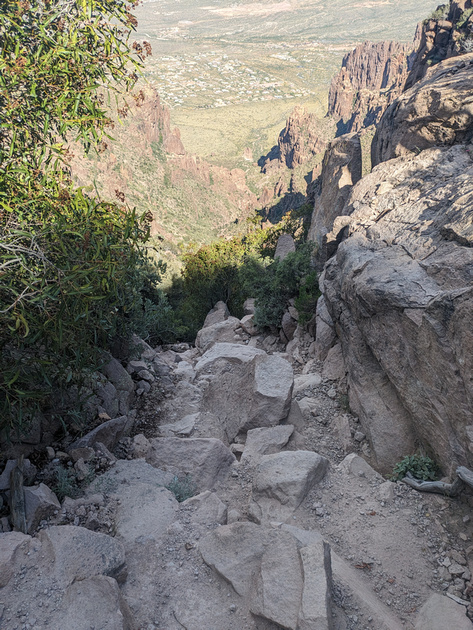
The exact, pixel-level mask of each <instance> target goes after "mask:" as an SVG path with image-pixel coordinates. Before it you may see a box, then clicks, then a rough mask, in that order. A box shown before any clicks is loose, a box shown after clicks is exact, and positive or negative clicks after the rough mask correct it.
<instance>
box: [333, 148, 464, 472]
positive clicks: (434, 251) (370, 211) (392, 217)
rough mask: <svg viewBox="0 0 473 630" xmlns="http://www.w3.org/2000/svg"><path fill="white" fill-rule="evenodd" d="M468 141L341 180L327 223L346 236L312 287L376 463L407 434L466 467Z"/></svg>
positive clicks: (410, 445) (400, 452)
mask: <svg viewBox="0 0 473 630" xmlns="http://www.w3.org/2000/svg"><path fill="white" fill-rule="evenodd" d="M470 146H471V145H469V146H465V145H457V146H454V147H451V148H437V149H428V150H426V151H423V152H422V153H421V154H420V155H419V156H415V155H413V154H411V155H409V156H405V157H401V158H397V159H395V160H390V161H388V162H385V163H383V164H381V165H380V166H378V167H376V168H375V169H374V170H373V172H372V173H371V174H370V175H368V176H366V177H364V178H363V179H362V180H361V181H360V182H359V183H358V184H357V185H356V186H355V187H354V188H353V190H352V192H351V194H350V197H349V199H348V201H347V204H346V206H345V208H344V214H346V215H350V216H349V217H345V216H342V217H340V218H339V220H337V221H336V222H335V228H334V232H336V231H337V230H342V229H345V230H348V238H347V239H346V240H344V241H343V242H342V244H341V245H340V246H339V248H338V250H337V253H336V255H335V256H334V257H333V258H332V259H331V260H330V261H329V262H328V264H327V266H326V269H325V272H324V275H323V277H322V279H321V286H322V290H323V293H324V295H325V301H326V304H327V307H328V310H329V312H330V314H331V316H332V319H333V321H334V322H335V327H336V329H337V331H338V333H339V335H340V337H341V341H342V346H343V355H344V357H345V359H346V361H347V370H348V380H349V394H350V405H351V407H352V409H354V410H355V411H356V412H357V413H359V415H360V418H361V420H362V423H363V425H364V428H365V430H366V431H367V432H368V434H369V436H370V438H371V440H372V444H373V447H374V450H375V453H376V456H377V459H378V465H379V467H380V468H381V469H383V470H385V471H387V470H388V469H389V468H390V467H391V466H392V464H393V463H394V462H395V461H397V460H399V459H400V457H402V456H404V455H405V454H406V453H409V452H412V451H413V449H414V440H415V439H416V438H420V439H421V441H422V443H423V444H424V445H426V446H427V448H428V449H429V451H430V452H431V453H433V454H434V455H435V456H436V458H437V460H438V461H439V462H440V463H441V465H442V467H443V470H444V471H445V472H446V473H449V472H451V471H452V470H453V469H454V467H455V466H456V465H457V464H465V465H467V466H470V467H471V465H472V464H473V457H472V453H471V452H470V450H469V443H470V442H469V439H468V437H467V426H469V425H471V424H473V416H472V411H471V410H472V400H473V383H472V380H471V374H472V370H473V363H472V358H471V357H472V349H473V335H472V331H471V325H470V324H468V323H467V322H471V321H472V310H473V275H472V269H473V267H472V263H473V248H472V243H473V229H472V218H473V186H472V183H471V182H472V177H473V162H472V158H471V157H470ZM380 182H381V183H380ZM413 182H415V186H414V185H413Z"/></svg>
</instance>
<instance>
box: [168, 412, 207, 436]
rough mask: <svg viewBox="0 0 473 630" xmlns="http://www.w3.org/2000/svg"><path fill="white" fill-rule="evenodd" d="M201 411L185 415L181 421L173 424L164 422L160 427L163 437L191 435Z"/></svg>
mask: <svg viewBox="0 0 473 630" xmlns="http://www.w3.org/2000/svg"><path fill="white" fill-rule="evenodd" d="M199 416H200V413H191V414H189V415H187V416H184V418H182V420H179V422H174V423H173V424H162V425H160V426H159V427H158V430H159V433H160V435H162V436H163V437H178V436H181V437H189V436H190V435H192V433H193V431H194V428H195V423H196V422H197V420H198V418H199Z"/></svg>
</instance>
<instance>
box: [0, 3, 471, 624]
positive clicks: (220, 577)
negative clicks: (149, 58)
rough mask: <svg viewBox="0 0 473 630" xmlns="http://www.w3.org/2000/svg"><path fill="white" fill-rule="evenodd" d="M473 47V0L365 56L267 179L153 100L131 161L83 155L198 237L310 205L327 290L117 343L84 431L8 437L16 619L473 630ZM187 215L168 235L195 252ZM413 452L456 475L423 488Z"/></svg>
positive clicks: (0, 544) (143, 110)
mask: <svg viewBox="0 0 473 630" xmlns="http://www.w3.org/2000/svg"><path fill="white" fill-rule="evenodd" d="M283 4H288V3H283ZM258 6H259V5H258ZM472 41H473V5H472V3H471V0H451V1H450V3H449V4H448V5H444V6H443V7H440V8H439V9H438V10H437V11H436V12H435V13H434V14H433V15H432V17H431V18H430V19H426V20H425V21H424V22H423V23H422V24H420V25H419V27H418V29H417V33H416V34H415V37H414V39H413V43H412V45H411V44H399V43H397V42H387V41H386V42H377V43H371V42H365V43H364V44H361V45H358V46H356V48H355V49H354V50H353V51H352V52H351V53H348V54H347V55H346V56H345V57H344V59H343V63H342V68H341V70H340V71H339V73H338V74H337V75H336V76H335V77H334V78H333V80H332V83H331V86H330V91H329V97H328V114H327V118H326V119H324V120H323V121H322V122H321V121H320V119H318V118H317V117H316V116H315V115H313V114H311V113H310V112H308V111H306V110H304V109H303V108H302V107H297V108H296V109H295V110H294V111H293V113H292V114H291V116H290V117H289V118H288V120H287V123H286V126H285V128H284V129H283V130H282V131H281V133H280V135H279V138H278V139H277V141H276V142H277V144H276V145H275V146H274V147H273V149H271V151H269V152H268V153H267V154H266V155H263V156H261V158H260V159H259V161H258V162H257V164H256V165H255V168H258V170H259V172H260V175H261V182H262V184H261V187H260V189H258V190H256V189H254V188H253V187H250V186H249V185H248V180H247V179H246V175H245V172H244V171H243V170H242V169H236V168H235V169H227V168H225V167H223V166H216V165H215V164H211V163H209V162H207V161H205V160H203V159H201V158H196V157H195V156H192V155H191V154H190V153H187V152H186V150H185V148H184V145H183V142H182V139H181V135H180V133H179V131H178V130H177V129H172V127H171V122H170V115H169V111H168V110H167V109H166V108H165V107H164V106H163V105H162V103H161V101H160V99H159V96H158V95H157V94H156V92H154V91H153V92H151V91H150V92H149V93H148V95H147V99H146V100H144V102H143V103H142V104H140V103H138V105H137V106H136V107H135V105H136V103H135V105H134V106H132V107H131V108H130V111H129V112H128V113H127V114H126V116H124V117H123V118H124V119H126V122H125V124H124V126H123V129H120V130H119V131H117V137H118V141H119V144H118V145H117V146H118V147H119V148H115V149H114V145H113V144H110V146H108V147H107V148H106V151H107V156H108V157H107V160H106V161H105V160H104V161H102V162H101V161H100V159H95V158H92V157H88V158H84V159H82V158H81V159H79V158H77V159H75V162H74V176H75V178H76V180H77V181H78V183H79V184H81V185H82V186H86V185H87V182H88V181H89V179H88V178H89V177H90V173H91V172H93V173H94V177H95V176H97V178H98V181H99V187H100V188H101V191H105V192H107V193H108V194H109V196H113V195H114V194H116V193H117V191H118V192H119V193H123V194H125V195H127V196H130V197H131V198H133V196H134V195H135V194H136V195H138V194H139V195H141V197H140V199H142V198H145V197H146V193H148V196H149V199H151V196H150V191H151V187H152V186H156V187H157V189H159V190H164V188H163V186H164V182H165V181H166V182H168V183H169V185H170V187H172V186H174V188H173V193H172V194H173V195H175V196H174V197H172V198H171V196H169V197H166V204H167V206H166V208H167V210H166V212H167V214H168V217H169V215H172V214H173V213H175V215H176V217H179V219H180V220H181V221H183V220H185V221H186V225H187V227H186V229H187V230H188V231H189V234H191V233H192V232H193V231H195V232H196V231H197V227H194V225H193V224H192V216H191V215H192V212H193V211H195V212H196V214H197V215H198V214H199V213H201V212H204V210H202V209H203V208H206V204H207V203H209V205H211V204H210V201H211V199H212V197H213V195H214V193H215V198H214V200H215V203H214V204H213V205H211V207H210V208H206V210H205V216H204V218H203V220H204V221H205V222H206V225H207V226H208V227H209V226H210V227H209V229H210V231H211V232H212V234H213V235H214V236H217V235H219V236H222V234H223V236H225V238H226V239H227V242H228V243H232V242H233V241H231V239H232V238H233V237H234V235H235V234H236V233H237V229H238V228H239V222H244V220H245V219H246V218H248V217H250V216H252V213H253V210H254V209H255V208H257V209H258V210H259V211H260V214H259V215H258V220H257V221H255V220H253V223H254V225H257V227H258V229H259V227H260V224H264V225H265V226H267V225H268V222H269V220H274V221H276V220H277V219H279V218H281V216H284V215H286V213H287V212H288V211H291V212H292V214H291V213H290V214H289V215H286V221H287V222H286V223H283V228H284V229H283V228H281V229H280V230H279V232H278V231H277V230H275V231H274V233H272V234H273V237H272V238H273V240H274V243H272V242H271V243H270V245H269V246H268V249H269V247H270V246H272V245H274V254H273V262H274V263H275V264H276V267H274V268H275V269H281V265H282V264H283V263H284V261H286V262H287V261H291V260H294V256H295V255H296V254H297V252H298V251H300V249H299V248H300V247H301V244H302V240H303V236H301V235H302V234H304V235H305V234H306V235H307V239H306V240H307V243H304V244H303V245H304V247H310V248H311V249H310V251H311V252H312V258H311V261H312V262H311V265H312V266H311V272H312V273H314V274H315V272H317V274H318V287H319V290H320V296H319V292H317V296H318V299H317V303H316V306H314V307H312V306H309V308H312V311H311V312H310V313H309V314H307V313H306V312H305V311H304V308H305V307H306V305H307V303H309V304H311V302H310V301H309V298H307V295H306V294H304V291H303V289H304V286H306V285H305V284H304V282H305V281H304V280H303V281H301V283H300V286H299V285H298V291H299V293H295V294H294V295H296V297H293V298H290V299H287V300H286V298H285V297H284V294H283V293H282V292H281V294H280V295H276V296H275V298H274V302H275V303H276V305H277V306H278V307H280V308H281V313H282V315H281V316H280V318H279V321H278V325H272V324H271V325H262V324H261V314H260V313H259V311H258V308H260V307H261V304H260V303H259V301H258V298H257V297H256V299H255V295H251V294H248V295H244V296H243V297H244V300H242V308H241V312H236V311H231V309H230V308H229V304H230V302H231V299H236V298H235V295H234V293H235V292H234V293H232V292H231V291H229V292H228V300H222V299H220V296H219V297H218V299H217V298H216V299H213V300H212V302H213V303H212V305H210V304H209V306H208V308H207V311H208V314H207V316H206V318H205V321H203V322H202V321H201V323H200V326H199V328H200V329H199V331H198V333H197V335H196V337H195V339H192V340H191V341H189V340H187V341H183V340H182V339H183V336H181V338H180V339H179V338H177V337H178V335H176V339H174V341H172V342H168V343H166V342H163V343H159V344H157V343H148V341H150V340H149V339H148V340H144V339H143V338H141V337H140V336H138V335H136V334H135V335H134V336H133V337H132V339H131V341H130V340H128V342H127V343H122V344H121V345H119V344H117V345H116V347H113V348H110V352H106V353H103V355H102V363H101V365H100V368H99V369H98V370H96V371H94V373H93V376H92V377H91V378H90V380H89V381H87V397H86V402H85V404H84V408H83V410H82V412H81V413H82V414H83V418H85V422H84V423H83V424H81V423H80V419H77V418H74V422H73V424H72V427H73V430H70V431H67V432H64V431H62V429H63V427H62V426H61V423H60V421H58V419H57V418H54V416H51V418H52V419H51V418H50V417H47V415H46V414H43V415H41V414H38V416H37V417H36V418H35V422H33V423H31V424H30V425H29V426H28V427H27V430H25V431H24V432H23V433H22V434H21V435H19V436H17V439H16V441H15V440H13V442H8V441H7V440H4V441H3V442H2V454H1V459H0V464H1V466H0V471H2V472H1V473H0V628H1V629H2V630H182V629H185V630H403V629H404V630H471V629H472V628H473V621H472V620H473V578H472V573H473V516H472V508H473V491H472V487H473V486H472V484H471V483H469V477H468V474H469V473H468V471H471V470H473V97H472V93H473V52H471V51H470V49H471V42H472ZM127 134H129V137H130V141H129V142H130V147H131V146H132V144H133V146H134V147H135V148H136V147H138V152H137V153H134V155H139V156H140V159H143V162H140V164H142V163H143V164H144V163H145V162H146V160H148V163H151V164H153V165H154V166H155V167H156V168H155V170H153V172H152V173H151V171H150V172H149V173H145V174H144V175H143V173H141V174H139V173H138V169H137V163H138V162H136V163H135V162H134V158H133V159H132V158H131V157H130V156H127V154H126V152H125V153H122V152H123V146H126V142H127V140H126V138H127ZM120 143H121V144H120ZM123 143H125V144H123ZM248 151H249V150H248ZM248 157H249V158H250V157H251V161H252V160H253V156H252V155H251V156H250V155H249V153H248ZM124 159H125V162H124V161H123V160H124ZM126 159H128V160H129V161H128V162H126ZM255 163H256V160H255ZM154 166H153V168H154ZM91 169H92V171H91ZM141 177H142V179H140V178H141ZM137 180H139V186H137V185H136V182H137ZM147 182H148V183H147ZM150 182H152V183H150ZM156 182H158V183H156ZM148 185H149V187H148V188H146V187H147V186H148ZM166 185H167V184H166ZM179 186H181V188H178V187H179ZM170 189H171V188H169V190H170ZM176 190H178V192H176ZM182 190H184V191H185V193H183V192H182ZM255 190H256V192H255ZM137 191H138V192H137ZM153 194H154V192H153ZM163 194H164V193H163ZM165 194H167V193H165ZM193 197H194V198H195V205H194V206H191V205H189V199H192V198H193ZM150 204H151V205H152V203H151V201H150ZM151 205H150V207H151ZM163 207H164V206H163ZM184 207H185V208H186V209H185V210H182V212H183V213H184V214H181V213H180V212H181V209H183V208H184ZM196 208H198V210H196ZM145 209H148V208H147V206H146V208H145ZM186 212H187V213H188V214H185V213H186ZM297 213H299V214H297ZM165 215H166V213H164V212H163V214H162V215H160V216H158V215H157V214H156V213H155V214H154V215H153V217H152V221H150V225H149V227H150V230H151V236H152V237H154V238H155V239H156V240H155V241H153V243H158V241H160V242H161V243H162V242H163V241H166V243H167V245H166V247H167V248H168V249H169V251H172V253H173V255H177V251H178V245H179V243H180V242H181V241H182V239H181V238H180V236H182V235H179V238H176V237H175V235H173V234H171V232H170V231H169V232H168V230H167V226H168V225H171V223H169V224H164V223H163V222H162V220H161V219H162V217H163V216H165ZM173 216H174V215H173ZM288 217H292V219H294V217H295V219H294V221H296V224H295V225H296V228H294V230H293V233H292V234H289V233H288V232H289V231H290V230H289V228H288V229H287V230H286V227H287V226H290V225H291V224H290V221H289V220H288ZM292 219H291V220H292ZM173 220H174V219H173ZM176 220H177V219H176ZM283 220H284V219H283ZM284 226H285V227H284ZM199 229H200V228H199ZM255 233H256V227H255V228H254V232H251V231H249V232H248V234H247V235H246V236H244V237H243V239H242V240H243V243H245V242H246V241H248V242H249V241H251V237H252V236H254V234H255ZM274 235H276V236H274ZM245 239H246V241H245ZM202 242H203V241H202ZM310 244H311V245H310ZM235 249H236V248H235ZM212 251H213V250H212ZM245 255H246V254H245ZM215 257H216V258H217V255H216V254H215ZM291 257H293V258H291ZM199 263H200V264H201V265H202V266H205V264H207V263H208V261H207V259H205V258H202V260H201V261H199ZM235 264H236V263H235ZM277 265H279V267H278V266H277ZM284 269H285V268H284ZM291 269H296V270H297V265H295V264H294V267H291ZM263 271H264V269H263V270H262V271H261V286H263ZM281 274H282V272H281ZM231 280H232V281H233V276H232V278H231ZM225 282H228V286H230V280H227V279H225ZM177 286H178V290H177V289H174V291H175V293H174V294H173V293H172V292H171V293H170V296H171V298H170V304H172V299H175V300H176V302H177V299H178V297H179V296H180V294H179V291H181V292H183V291H184V289H183V288H182V287H183V286H184V285H183V284H181V285H179V284H178V285H177ZM233 286H234V285H232V287H233ZM235 286H236V285H235ZM300 287H302V289H301V288H300ZM203 290H204V289H202V291H203ZM176 296H177V297H176ZM237 297H238V296H237ZM303 297H306V298H307V300H306V302H304V300H303ZM310 297H311V298H312V296H310ZM260 302H261V298H260ZM279 302H282V304H280V303H279ZM210 306H212V307H211V308H210ZM169 308H171V307H170V306H169ZM117 310H118V309H117ZM278 312H279V311H278ZM26 358H27V359H28V357H26ZM71 389H72V388H71ZM74 393H75V391H72V393H71V400H72V397H73V394H74ZM53 403H54V404H58V405H59V404H60V403H61V404H62V403H63V400H62V399H61V400H60V399H59V396H58V397H57V399H53ZM59 436H60V437H59ZM409 459H410V460H412V461H415V462H417V464H418V463H419V461H423V462H425V461H429V462H430V463H431V464H432V465H433V466H434V467H435V469H436V472H437V473H438V474H437V475H432V476H429V475H430V474H431V472H432V470H430V469H429V470H424V471H422V472H423V473H425V476H424V477H422V479H421V477H420V474H419V477H418V480H420V482H421V481H426V482H427V486H428V482H429V481H432V482H434V484H435V483H440V484H442V483H443V484H444V485H443V486H442V485H440V486H437V487H436V488H435V487H434V488H433V491H432V486H430V487H427V488H426V486H425V485H424V486H422V483H417V482H415V481H414V483H409V481H412V479H413V477H412V475H411V473H410V472H409V471H411V470H412V469H411V468H409V467H407V468H403V467H402V463H403V462H404V463H405V462H406V460H409ZM412 461H411V463H412ZM406 466H407V464H406ZM58 470H59V471H61V472H60V473H59V474H58ZM465 470H466V473H465ZM458 471H460V472H458ZM462 471H463V472H462ZM465 474H466V477H465ZM409 475H411V476H410V477H409ZM462 475H463V476H462ZM414 476H415V475H414ZM406 477H407V483H406V482H405V481H403V479H406ZM416 483H417V487H418V488H420V490H425V489H427V491H426V492H422V491H419V490H418V489H416V488H415V487H413V486H415V485H416ZM445 484H448V485H445ZM450 484H454V487H455V491H454V492H452V493H451V495H452V496H448V493H447V492H443V493H442V490H441V488H444V489H445V488H450V487H451V486H450ZM439 488H440V491H439Z"/></svg>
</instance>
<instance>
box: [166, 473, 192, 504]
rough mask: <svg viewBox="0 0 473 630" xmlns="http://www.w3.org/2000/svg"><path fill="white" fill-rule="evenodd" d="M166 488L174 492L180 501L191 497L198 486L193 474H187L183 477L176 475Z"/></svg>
mask: <svg viewBox="0 0 473 630" xmlns="http://www.w3.org/2000/svg"><path fill="white" fill-rule="evenodd" d="M166 489H167V490H169V491H170V492H172V493H173V495H174V496H175V497H176V499H177V500H178V501H179V503H182V502H183V501H185V500H186V499H190V498H191V497H193V496H194V495H195V493H196V491H197V487H196V485H195V483H194V481H193V480H192V477H191V475H186V476H185V477H183V478H181V479H179V477H177V476H175V477H174V479H173V480H172V481H171V483H169V484H168V485H167V486H166Z"/></svg>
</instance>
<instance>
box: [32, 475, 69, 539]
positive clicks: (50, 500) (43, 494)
mask: <svg viewBox="0 0 473 630" xmlns="http://www.w3.org/2000/svg"><path fill="white" fill-rule="evenodd" d="M24 493H25V516H26V528H27V532H28V533H29V534H32V533H33V532H34V531H35V529H36V528H37V527H38V525H39V524H40V522H41V521H42V520H45V519H48V518H49V517H50V516H53V515H54V514H57V512H58V510H60V509H61V504H60V503H59V501H58V499H57V496H56V495H55V494H54V492H52V491H51V490H50V489H49V488H48V486H46V485H45V484H44V483H40V484H39V486H35V487H28V488H24Z"/></svg>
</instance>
